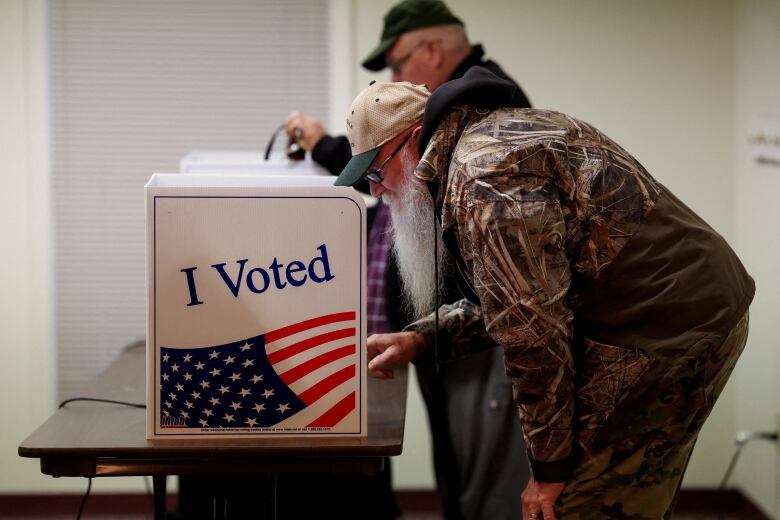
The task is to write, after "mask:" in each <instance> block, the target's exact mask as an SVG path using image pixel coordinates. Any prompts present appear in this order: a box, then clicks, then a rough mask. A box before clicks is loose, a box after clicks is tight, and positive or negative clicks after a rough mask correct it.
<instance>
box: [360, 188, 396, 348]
mask: <svg viewBox="0 0 780 520" xmlns="http://www.w3.org/2000/svg"><path fill="white" fill-rule="evenodd" d="M377 204H378V206H377V210H376V215H375V216H374V222H373V224H372V226H371V231H370V232H369V234H368V271H367V274H366V278H367V280H368V297H367V301H366V303H367V314H368V335H369V336H370V335H371V334H379V333H382V332H390V324H389V323H388V321H387V314H386V313H385V271H386V270H387V255H388V254H390V246H391V244H392V238H391V233H390V209H389V208H388V207H387V205H385V204H382V201H379V202H378V203H377Z"/></svg>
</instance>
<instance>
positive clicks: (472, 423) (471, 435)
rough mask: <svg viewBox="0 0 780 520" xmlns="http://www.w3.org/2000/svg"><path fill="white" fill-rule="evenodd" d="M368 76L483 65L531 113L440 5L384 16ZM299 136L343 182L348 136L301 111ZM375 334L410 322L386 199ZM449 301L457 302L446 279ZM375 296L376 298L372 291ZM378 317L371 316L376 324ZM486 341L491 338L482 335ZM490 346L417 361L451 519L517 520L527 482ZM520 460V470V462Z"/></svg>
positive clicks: (371, 299) (376, 228)
mask: <svg viewBox="0 0 780 520" xmlns="http://www.w3.org/2000/svg"><path fill="white" fill-rule="evenodd" d="M363 66H364V67H365V68H367V69H368V70H374V71H379V70H382V69H384V68H386V67H387V68H390V69H391V70H392V79H393V81H412V82H416V83H425V84H426V85H427V86H428V88H429V89H431V90H435V89H436V88H438V87H439V86H440V85H442V84H443V83H445V82H446V81H448V80H450V79H455V78H459V77H461V76H463V74H464V73H465V72H466V71H467V70H469V69H470V68H471V67H473V66H481V67H485V68H487V69H489V70H491V71H492V72H493V73H495V74H496V75H498V76H500V77H502V78H504V79H506V80H508V81H511V82H512V83H513V84H514V85H515V87H516V89H517V90H516V92H517V95H518V103H519V104H520V105H521V106H530V103H529V102H528V99H527V98H526V96H525V95H524V94H523V92H522V89H520V87H519V86H517V84H516V83H515V82H514V81H513V80H512V79H511V78H509V76H508V75H507V74H506V73H505V72H504V71H503V70H502V69H501V67H499V66H498V64H496V63H495V62H493V61H490V60H486V59H485V58H484V51H483V49H482V46H481V45H474V46H472V45H471V44H470V43H469V40H468V38H467V36H466V33H465V30H464V27H463V23H462V22H461V20H459V19H458V18H457V17H455V16H454V15H453V14H452V13H451V12H450V11H449V9H447V6H446V5H444V4H443V3H442V2H439V1H418V0H411V1H410V0H406V1H403V2H401V3H399V4H397V5H396V6H394V7H393V8H392V9H391V10H390V11H389V12H388V13H387V15H386V16H385V18H384V29H383V31H382V36H381V38H380V42H379V44H378V45H377V47H376V48H375V49H374V50H373V51H372V52H371V53H370V54H369V56H368V57H367V58H366V59H365V60H364V61H363ZM286 127H287V131H288V133H289V134H290V135H296V134H298V135H299V136H300V142H301V144H302V145H303V146H304V148H306V149H309V150H311V153H312V158H313V159H314V160H315V161H316V162H317V163H319V164H321V165H322V166H324V167H326V168H327V169H328V170H330V171H331V173H333V174H335V175H337V174H338V173H340V172H341V170H342V169H343V168H344V166H346V164H347V162H348V161H349V159H350V158H351V157H352V152H351V150H350V146H349V142H348V140H347V138H346V136H335V137H334V136H330V135H327V134H326V133H325V130H324V128H323V127H322V125H321V124H320V123H319V122H318V121H316V120H314V119H312V118H311V117H309V116H306V115H305V114H301V113H300V112H295V113H293V114H291V115H290V116H289V118H288V120H287V123H286ZM369 218H370V219H371V220H372V222H371V223H370V224H371V230H370V235H369V240H368V249H369V253H368V254H369V259H368V261H369V265H368V278H369V295H368V307H369V308H368V311H369V324H368V325H369V327H368V328H369V334H371V333H377V332H391V331H399V330H401V329H402V328H403V327H405V326H406V325H407V324H408V323H409V322H410V321H412V320H413V316H412V314H411V313H410V312H409V305H408V304H407V302H406V301H405V298H404V296H403V292H402V290H401V283H400V280H399V276H398V269H397V267H396V262H395V258H394V256H393V255H392V254H390V255H388V251H389V249H390V247H391V245H390V219H389V211H388V209H387V207H386V206H385V205H383V204H382V203H381V202H380V203H379V204H378V205H377V207H376V208H375V209H374V211H372V212H371V213H370V214H369ZM447 280H448V282H446V283H445V284H444V285H445V294H444V296H443V299H444V301H448V302H454V301H456V300H457V299H459V298H460V293H459V291H458V290H457V288H456V286H455V283H454V282H453V281H452V280H451V279H447ZM377 287H381V288H382V289H381V292H380V294H379V295H376V294H371V290H372V289H371V288H374V290H377ZM372 318H373V319H372ZM480 341H487V342H488V344H492V342H491V341H490V340H489V339H486V338H481V339H480ZM478 348H479V349H484V351H483V352H481V353H480V354H478V355H475V356H473V357H472V358H471V359H469V360H466V361H458V360H456V361H453V362H451V363H447V364H442V365H441V366H439V367H438V370H437V366H436V364H435V363H434V362H433V360H432V359H428V360H427V361H426V360H422V359H421V360H418V362H416V372H417V378H418V382H419V385H420V390H421V393H422V395H423V399H424V401H425V404H426V409H427V411H428V418H429V423H430V428H431V435H432V447H433V458H434V469H435V475H436V484H437V488H438V490H439V493H440V495H441V499H442V507H443V510H444V516H445V518H447V519H448V520H458V519H461V518H464V519H477V518H490V519H491V520H493V519H495V520H499V519H515V518H518V517H519V515H520V509H521V505H520V501H519V499H518V498H517V497H512V496H510V494H509V493H508V491H509V490H512V489H517V488H521V487H523V486H524V485H525V483H526V482H527V481H528V478H529V476H530V472H529V469H528V467H527V464H526V463H523V462H522V461H523V460H524V459H525V455H524V452H525V446H524V444H523V442H522V435H521V429H520V424H519V420H518V419H517V416H516V413H515V411H514V407H513V406H512V396H511V385H510V382H509V379H508V378H507V376H506V374H505V371H504V365H503V358H502V355H501V352H500V351H499V350H496V349H492V350H488V349H486V345H482V346H481V347H477V346H475V347H474V349H475V350H476V349H478ZM518 462H520V463H518Z"/></svg>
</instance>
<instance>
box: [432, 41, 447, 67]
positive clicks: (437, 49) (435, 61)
mask: <svg viewBox="0 0 780 520" xmlns="http://www.w3.org/2000/svg"><path fill="white" fill-rule="evenodd" d="M428 45H429V46H430V55H431V62H430V64H431V66H432V67H433V68H434V69H439V68H441V67H443V66H444V47H442V43H441V40H433V41H431V42H430V43H429V44H428Z"/></svg>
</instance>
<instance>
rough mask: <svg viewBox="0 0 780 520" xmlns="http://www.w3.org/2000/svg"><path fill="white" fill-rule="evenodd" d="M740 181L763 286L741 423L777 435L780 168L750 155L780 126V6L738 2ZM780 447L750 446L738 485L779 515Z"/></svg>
mask: <svg viewBox="0 0 780 520" xmlns="http://www.w3.org/2000/svg"><path fill="white" fill-rule="evenodd" d="M738 8H739V9H738V12H737V17H736V22H737V42H736V56H737V70H736V94H737V97H736V102H737V104H736V117H735V121H734V127H735V129H736V132H735V136H734V139H735V143H734V145H735V148H736V160H735V163H734V164H735V168H734V172H735V176H734V179H733V180H732V189H733V190H734V193H735V195H736V206H735V207H736V218H735V225H734V230H735V235H736V244H737V250H738V252H739V254H740V256H741V257H742V258H743V259H744V262H745V264H746V266H747V268H748V270H749V271H750V273H751V274H752V275H753V277H754V278H755V280H756V286H757V287H758V289H757V291H756V299H755V300H754V302H753V306H752V307H751V309H750V339H749V342H748V346H747V349H746V351H745V354H744V355H743V356H742V360H741V361H740V363H739V365H738V366H737V376H738V379H737V400H736V410H737V414H736V418H737V424H738V425H739V429H740V430H770V431H771V430H775V429H776V428H777V422H776V417H777V414H778V413H779V412H780V378H778V369H780V348H778V344H779V343H780V340H779V339H778V333H777V323H778V309H780V270H778V266H780V239H779V238H778V233H777V231H776V226H777V223H778V222H780V204H779V203H778V194H780V166H768V165H758V164H756V163H755V162H753V161H752V160H751V159H750V158H749V156H748V148H747V134H748V131H749V129H750V125H751V119H752V118H755V117H760V118H769V119H773V120H774V121H780V2H778V1H777V0H742V1H740V2H739V3H738ZM778 463H780V458H778V450H777V446H775V445H773V444H771V443H767V442H755V443H753V444H749V445H748V446H747V447H745V449H744V451H743V454H742V458H741V460H740V461H739V465H738V466H737V469H736V471H735V480H736V481H737V482H738V483H739V484H740V486H741V487H742V489H743V490H745V491H746V492H747V493H749V494H750V496H751V497H752V498H753V499H754V500H755V501H757V502H758V503H760V504H761V505H762V506H763V508H764V509H765V510H766V511H772V512H774V513H775V516H776V517H778V516H780V504H778V503H777V501H778V500H780V496H778V494H777V493H778V491H777V488H776V485H777V482H778V476H777V472H776V470H777V467H778Z"/></svg>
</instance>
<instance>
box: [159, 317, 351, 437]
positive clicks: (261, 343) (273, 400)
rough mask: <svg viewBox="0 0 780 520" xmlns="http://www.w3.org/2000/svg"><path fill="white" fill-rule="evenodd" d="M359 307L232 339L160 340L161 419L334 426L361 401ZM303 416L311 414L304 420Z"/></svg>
mask: <svg viewBox="0 0 780 520" xmlns="http://www.w3.org/2000/svg"><path fill="white" fill-rule="evenodd" d="M355 316H356V313H355V312H340V313H335V314H328V315H324V316H318V317H315V318H311V319H308V320H305V321H301V322H299V323H294V324H291V325H288V326H286V327H282V328H279V329H276V330H272V331H270V332H266V333H265V334H261V335H259V336H254V337H251V338H247V339H242V340H241V341H236V342H233V343H228V344H225V345H210V346H206V347H198V348H169V347H161V348H160V359H159V363H160V364H159V366H160V410H161V413H160V427H162V428H166V429H167V428H198V429H200V428H209V429H222V428H231V429H235V428H249V429H252V428H269V427H277V426H278V425H280V423H282V422H283V421H286V420H287V419H289V418H290V417H292V416H297V417H296V423H297V424H298V425H299V426H305V428H310V429H328V428H332V427H334V426H336V425H337V424H338V423H339V422H341V421H342V420H343V419H344V418H345V417H347V416H348V415H349V414H350V412H352V411H353V410H355V407H356V389H357V381H358V379H357V378H358V374H357V373H356V367H357V366H358V360H359V358H358V350H357V328H356V321H355V319H356V318H355ZM301 421H303V422H301Z"/></svg>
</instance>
